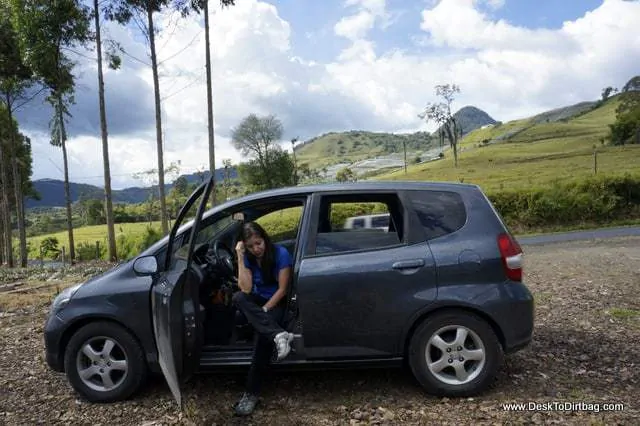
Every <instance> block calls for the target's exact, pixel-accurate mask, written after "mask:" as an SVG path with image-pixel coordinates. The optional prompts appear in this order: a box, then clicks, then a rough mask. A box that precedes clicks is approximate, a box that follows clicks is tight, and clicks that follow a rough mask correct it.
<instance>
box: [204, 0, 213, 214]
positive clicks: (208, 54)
mask: <svg viewBox="0 0 640 426" xmlns="http://www.w3.org/2000/svg"><path fill="white" fill-rule="evenodd" d="M204 40H205V43H204V44H205V49H206V52H205V62H206V70H207V120H208V122H209V170H210V171H211V176H213V186H212V188H211V207H213V206H215V204H216V185H215V184H216V178H215V176H216V150H215V136H214V126H213V124H214V123H213V88H212V87H211V86H212V83H211V47H210V46H211V44H210V42H209V0H204Z"/></svg>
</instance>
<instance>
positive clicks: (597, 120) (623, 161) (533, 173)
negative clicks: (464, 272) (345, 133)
mask: <svg viewBox="0 0 640 426" xmlns="http://www.w3.org/2000/svg"><path fill="white" fill-rule="evenodd" d="M617 104H618V98H612V99H610V100H609V101H607V102H606V103H604V104H603V105H601V106H599V107H597V108H595V109H593V110H591V111H589V112H586V113H582V114H578V115H577V116H575V117H573V118H570V119H567V120H562V121H557V122H552V123H546V122H542V123H538V124H536V123H535V120H534V119H533V117H532V118H527V119H522V120H515V121H511V122H508V123H504V124H502V125H497V126H493V127H491V128H485V129H478V130H476V131H474V132H471V133H470V134H469V135H467V136H466V137H465V138H464V139H462V140H461V141H460V151H461V152H460V154H459V159H458V167H457V168H455V167H454V165H453V155H452V153H451V152H449V151H447V153H446V157H445V159H443V160H439V161H435V162H431V163H424V164H418V165H411V166H409V167H408V170H407V174H405V173H404V171H394V172H391V173H386V174H382V175H379V176H376V179H383V180H386V179H393V180H404V179H408V180H435V181H456V182H460V181H464V182H467V183H475V184H479V185H481V186H482V187H483V188H485V189H488V190H495V189H514V188H524V187H532V186H544V185H547V184H550V183H552V182H554V181H562V180H568V179H576V178H584V177H587V176H593V175H594V147H595V148H597V173H598V175H611V176H616V175H622V174H625V173H631V174H640V166H639V164H640V146H638V145H628V146H621V147H614V146H608V145H605V144H603V141H604V140H605V138H606V136H607V134H608V132H609V128H608V124H611V123H613V122H614V121H615V109H616V106H617ZM483 141H484V143H483ZM485 145H486V146H485Z"/></svg>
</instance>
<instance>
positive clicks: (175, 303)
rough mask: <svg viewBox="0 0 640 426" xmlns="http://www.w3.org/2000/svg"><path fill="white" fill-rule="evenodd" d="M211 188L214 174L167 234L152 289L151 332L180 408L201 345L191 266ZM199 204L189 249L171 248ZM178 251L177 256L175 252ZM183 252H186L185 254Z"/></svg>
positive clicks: (166, 376) (197, 301)
mask: <svg viewBox="0 0 640 426" xmlns="http://www.w3.org/2000/svg"><path fill="white" fill-rule="evenodd" d="M212 187H213V177H212V178H210V179H209V180H208V181H207V182H205V183H203V184H202V185H200V187H198V188H197V189H196V190H195V191H194V192H193V194H191V196H190V197H189V199H188V200H187V202H186V203H185V204H184V206H183V207H182V209H181V210H180V213H178V217H177V218H176V221H175V223H174V225H173V228H172V229H171V233H170V234H169V242H168V244H167V255H166V261H165V264H164V265H161V269H160V273H159V276H158V277H157V279H156V280H155V282H154V285H153V288H152V291H151V307H152V315H153V332H154V335H155V339H156V346H157V349H158V359H159V363H160V368H161V369H162V373H163V374H164V376H165V378H166V380H167V383H168V385H169V388H170V389H171V393H173V396H174V397H175V399H176V402H177V403H178V405H179V406H180V407H182V396H181V392H180V384H181V383H184V382H185V381H186V380H188V379H189V377H191V375H192V374H193V372H194V371H195V369H196V368H197V367H198V363H199V358H200V349H201V346H202V341H201V339H200V336H201V330H200V328H201V324H200V319H199V312H200V301H199V300H198V284H199V280H198V279H197V276H196V274H197V271H195V270H194V269H195V268H194V267H192V259H191V257H192V254H193V249H194V242H195V237H196V236H197V234H198V230H199V229H200V222H201V220H202V215H203V213H204V209H205V206H206V203H207V201H208V200H209V196H210V194H211V189H212ZM198 200H199V201H200V203H199V204H198V209H197V212H196V216H195V218H194V221H193V225H192V226H191V229H190V230H185V232H188V237H189V242H188V244H189V246H188V250H179V251H176V250H174V247H173V245H174V241H175V239H176V234H177V231H178V229H179V228H180V226H181V225H182V222H183V221H184V219H185V218H186V216H187V213H188V212H189V211H190V210H191V208H192V207H193V206H194V205H196V202H198ZM176 253H180V255H176ZM184 253H186V255H185V254H184Z"/></svg>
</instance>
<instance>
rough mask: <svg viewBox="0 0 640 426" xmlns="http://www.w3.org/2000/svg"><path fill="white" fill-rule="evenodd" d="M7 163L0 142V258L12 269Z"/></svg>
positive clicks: (0, 142)
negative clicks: (1, 247)
mask: <svg viewBox="0 0 640 426" xmlns="http://www.w3.org/2000/svg"><path fill="white" fill-rule="evenodd" d="M7 166H8V163H7V162H5V153H4V149H3V146H2V141H0V192H1V193H2V194H0V215H1V216H2V237H3V238H2V242H3V249H4V255H3V256H2V257H3V258H4V260H5V261H6V262H7V265H9V267H10V268H13V250H12V248H11V213H10V205H9V174H8V173H7Z"/></svg>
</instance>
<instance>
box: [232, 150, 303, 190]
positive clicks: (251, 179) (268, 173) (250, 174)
mask: <svg viewBox="0 0 640 426" xmlns="http://www.w3.org/2000/svg"><path fill="white" fill-rule="evenodd" d="M265 158H266V160H265V161H266V162H265V163H263V162H260V161H259V160H258V159H253V160H250V161H248V162H246V163H243V164H240V166H239V167H238V175H239V177H240V180H241V181H242V183H243V184H245V185H247V186H249V187H250V188H251V189H253V190H264V189H272V188H280V187H283V186H291V185H293V168H294V166H293V159H292V158H291V155H289V153H288V152H286V151H283V150H282V149H280V147H272V148H269V150H268V151H267V152H266V155H265Z"/></svg>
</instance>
